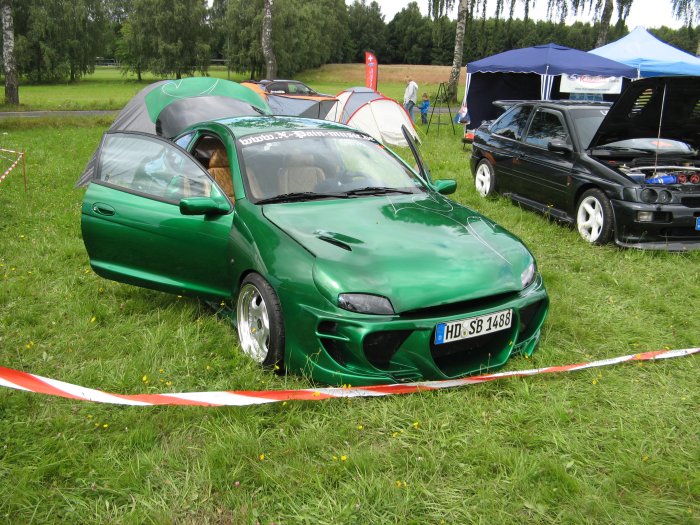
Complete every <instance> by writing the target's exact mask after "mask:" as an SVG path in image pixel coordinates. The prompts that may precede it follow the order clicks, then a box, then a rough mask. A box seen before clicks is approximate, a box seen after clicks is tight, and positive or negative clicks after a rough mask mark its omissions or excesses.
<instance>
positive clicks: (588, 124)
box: [569, 107, 608, 149]
mask: <svg viewBox="0 0 700 525" xmlns="http://www.w3.org/2000/svg"><path fill="white" fill-rule="evenodd" d="M607 113H608V108H606V107H601V108H578V109H572V110H571V111H570V112H569V114H570V115H571V118H572V120H573V121H574V126H576V131H577V134H578V138H579V140H580V141H581V147H582V148H583V149H586V148H588V145H589V144H590V143H591V140H593V135H595V132H596V131H598V128H599V127H600V124H601V123H602V122H603V119H604V118H605V115H607Z"/></svg>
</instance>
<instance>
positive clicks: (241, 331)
mask: <svg viewBox="0 0 700 525" xmlns="http://www.w3.org/2000/svg"><path fill="white" fill-rule="evenodd" d="M236 319H237V322H238V338H239V339H240V341H241V347H242V348H243V351H244V352H245V353H246V354H247V355H249V356H250V357H252V358H253V360H255V362H256V363H259V364H263V363H264V362H265V359H267V354H268V352H269V348H270V318H269V316H268V314H267V305H266V304H265V299H263V297H262V295H261V294H260V291H259V290H258V289H257V288H256V287H255V285H254V284H250V283H249V284H246V285H245V286H244V287H243V288H242V289H241V293H240V295H239V296H238V306H237V307H236Z"/></svg>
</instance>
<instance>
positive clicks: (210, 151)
mask: <svg viewBox="0 0 700 525" xmlns="http://www.w3.org/2000/svg"><path fill="white" fill-rule="evenodd" d="M192 154H193V155H194V157H195V158H196V159H197V160H198V161H199V162H200V163H201V164H202V166H204V167H205V168H207V171H208V172H209V174H210V175H211V176H212V178H213V179H214V180H215V181H216V183H217V184H218V186H219V187H220V188H221V189H222V191H223V192H224V193H225V194H226V195H227V196H228V197H229V199H231V201H232V202H233V201H234V199H235V198H234V195H233V179H232V178H231V167H230V164H229V160H228V153H227V152H226V147H225V146H224V144H223V142H221V140H219V139H218V138H216V137H213V136H211V135H205V136H203V137H202V138H201V139H199V141H198V142H197V144H196V145H195V147H194V149H193V150H192Z"/></svg>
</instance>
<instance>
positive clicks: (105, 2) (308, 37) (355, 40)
mask: <svg viewBox="0 0 700 525" xmlns="http://www.w3.org/2000/svg"><path fill="white" fill-rule="evenodd" d="M496 1H497V2H498V5H499V6H500V8H499V11H498V12H499V16H498V17H497V18H486V17H485V16H484V15H483V13H484V12H485V8H486V5H487V2H486V1H485V0H461V1H460V2H459V4H460V12H459V13H460V14H459V16H458V19H460V20H461V21H462V23H463V26H464V27H463V29H462V30H463V45H462V49H461V51H462V53H461V58H460V62H461V65H462V66H463V65H464V64H465V63H467V62H469V61H472V60H477V59H480V58H483V57H485V56H489V55H492V54H495V53H499V52H502V51H506V50H508V49H514V48H518V47H526V46H531V45H536V44H544V43H549V42H556V43H558V44H562V45H565V46H569V47H574V48H577V49H583V50H588V49H592V48H594V47H597V44H598V41H599V40H600V38H601V34H603V33H604V35H605V41H607V42H610V41H613V40H616V39H618V38H620V37H622V36H624V35H626V34H627V33H628V28H627V26H626V25H625V22H624V16H626V15H625V12H624V6H625V5H627V12H629V4H631V3H632V2H631V0H618V6H622V8H621V9H620V13H619V18H618V20H617V22H616V23H611V22H610V16H611V14H610V13H608V14H607V15H606V13H605V12H604V9H603V11H601V13H600V16H596V17H594V18H595V21H594V22H593V23H585V24H584V23H580V22H577V23H575V24H573V25H565V24H563V23H562V22H555V21H551V20H550V21H537V22H536V21H533V20H531V19H525V20H521V19H514V18H513V17H512V13H513V9H512V8H513V6H514V5H515V3H516V2H517V1H521V2H524V3H525V5H526V7H527V6H528V5H529V3H530V2H529V1H528V0H510V2H508V0H506V1H504V0H496ZM596 1H597V0H568V1H565V0H556V1H554V0H549V3H550V7H552V11H551V12H552V13H553V15H552V16H556V15H557V14H559V15H560V16H561V17H562V18H563V16H564V14H565V13H567V12H571V11H577V10H580V9H581V8H582V6H584V5H587V4H586V2H588V3H591V2H593V3H595V2H596ZM608 3H609V4H612V0H606V1H605V2H602V1H598V4H600V5H599V7H600V6H603V7H605V5H607V4H608ZM265 4H269V7H270V8H272V4H273V2H272V1H271V0H213V2H207V0H71V1H66V0H21V1H19V0H0V7H1V8H2V13H3V16H2V20H3V44H5V43H6V42H7V41H8V39H12V36H14V39H13V44H14V62H15V64H16V72H17V74H18V75H19V76H20V77H21V78H23V79H25V80H26V81H29V82H56V81H74V80H77V79H79V78H80V77H81V76H83V75H85V74H89V73H91V72H93V71H94V68H95V64H96V62H97V60H98V59H99V58H103V59H105V58H107V59H113V60H115V61H116V62H117V63H118V64H119V65H120V67H121V68H122V69H123V70H124V71H125V72H134V73H135V74H136V75H137V76H138V77H139V79H140V78H141V75H142V74H143V73H144V72H147V71H148V72H152V73H154V74H156V75H159V76H163V77H168V76H173V77H176V78H181V77H182V76H184V75H192V74H194V73H195V72H200V73H206V72H207V69H208V68H209V65H210V63H211V61H212V59H217V60H220V61H221V62H222V63H224V64H227V65H228V66H229V67H230V68H231V69H232V70H234V71H237V72H242V73H245V74H246V76H250V77H251V78H260V77H262V76H264V74H265V72H266V68H265V66H266V61H265V55H264V52H263V44H262V32H263V18H264V13H265V7H266V5H265ZM677 4H678V5H677ZM685 4H688V6H690V7H692V6H693V5H695V4H697V0H675V1H674V8H676V9H680V8H681V7H682V6H683V5H685ZM453 5H454V0H452V1H450V0H447V1H445V0H443V1H433V0H428V10H429V13H430V14H429V15H428V16H424V15H422V14H421V12H420V9H419V5H418V3H416V2H411V3H408V4H407V5H406V7H405V8H404V9H402V10H401V11H400V12H398V13H396V15H395V16H394V17H393V18H392V19H391V20H390V21H387V20H386V17H385V16H384V14H383V13H382V12H381V7H380V5H379V4H378V3H377V2H375V1H372V2H369V3H368V2H367V0H354V2H353V3H352V4H349V5H346V3H345V1H344V0H314V1H307V0H274V9H270V13H271V28H270V31H269V36H270V38H271V48H272V50H273V51H274V57H275V59H276V66H277V75H278V76H279V77H292V76H294V75H295V74H296V73H298V72H299V71H302V70H305V69H311V68H315V67H319V66H321V65H323V64H326V63H343V62H359V61H363V60H364V51H365V50H367V49H372V50H373V51H375V53H376V55H377V57H378V59H379V61H380V64H381V63H384V64H439V65H450V64H453V60H455V57H456V56H457V55H458V53H457V49H456V46H455V41H456V36H457V32H458V22H459V21H460V20H451V19H449V18H448V17H447V16H446V14H445V13H446V12H447V11H448V10H449V9H450V8H451V7H453ZM591 5H592V4H591ZM504 6H505V9H504ZM504 11H505V13H504ZM508 11H509V13H508ZM6 12H7V13H9V17H10V18H12V19H13V20H11V22H12V23H13V29H12V31H11V32H10V33H8V32H7V28H6V24H5V19H6V18H7V17H6V16H5V15H6ZM526 13H527V10H526ZM596 13H597V11H596ZM676 14H677V16H679V17H680V16H682V15H683V13H682V12H681V11H680V10H679V11H678V13H676ZM605 16H608V21H607V23H606V22H605V20H604V18H605ZM461 17H463V19H462V18H461ZM686 18H687V20H686V21H687V25H686V26H685V27H683V28H681V29H677V30H674V29H669V28H667V27H662V28H659V29H653V30H652V32H653V33H654V34H656V35H657V36H658V37H659V38H661V39H662V40H665V41H667V42H669V43H671V44H673V45H675V46H677V47H679V48H681V49H684V50H686V51H688V52H691V53H694V52H695V50H696V49H697V48H698V43H699V41H700V26H695V27H693V26H692V24H691V22H692V21H693V20H694V19H693V18H692V17H686ZM605 24H607V25H605ZM603 30H604V31H603ZM3 48H5V45H4V46H3ZM3 55H5V53H3ZM5 62H7V58H6V59H5ZM5 69H6V74H7V67H6V68H5Z"/></svg>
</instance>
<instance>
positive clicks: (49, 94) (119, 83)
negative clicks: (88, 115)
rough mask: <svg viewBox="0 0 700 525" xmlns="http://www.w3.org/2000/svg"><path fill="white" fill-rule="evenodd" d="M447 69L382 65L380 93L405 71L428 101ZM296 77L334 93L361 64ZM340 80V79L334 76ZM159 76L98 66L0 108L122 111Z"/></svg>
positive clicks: (354, 77)
mask: <svg viewBox="0 0 700 525" xmlns="http://www.w3.org/2000/svg"><path fill="white" fill-rule="evenodd" d="M208 74H209V75H210V76H212V77H218V78H229V79H230V80H233V81H236V82H243V81H244V80H247V79H248V77H246V76H245V75H244V74H242V73H231V74H229V73H228V72H227V71H226V69H225V68H223V67H212V68H210V70H209V73H208ZM449 74H450V68H449V67H447V66H381V68H380V77H379V86H378V88H379V91H381V92H382V93H384V94H385V95H386V96H388V97H390V98H393V99H396V100H399V101H402V100H403V92H404V88H405V85H406V82H405V80H404V78H405V77H406V76H407V75H410V76H413V77H415V78H416V80H417V82H418V84H419V88H420V92H421V93H423V92H426V93H428V94H429V96H430V99H431V100H433V99H434V97H435V94H437V90H438V86H439V84H440V82H447V80H448V78H449ZM298 78H299V80H302V81H303V82H306V83H308V84H309V85H310V86H311V87H313V88H314V89H316V90H317V91H318V92H320V93H328V94H331V95H335V94H337V93H339V92H341V91H342V90H344V89H346V88H348V87H352V86H363V85H364V83H365V79H364V65H363V64H329V65H327V66H323V67H322V68H319V69H317V70H313V71H307V72H303V73H301V74H300V75H299V77H298ZM339 78H342V79H343V80H342V81H340V80H338V79H339ZM156 80H159V79H158V78H156V77H154V76H153V75H151V74H145V75H144V76H143V80H142V81H141V82H139V81H137V80H136V77H135V76H134V75H132V74H129V75H123V74H122V73H121V72H120V70H119V69H116V68H111V67H98V68H97V69H96V71H95V73H94V74H92V75H87V76H86V77H85V78H83V79H82V80H80V81H79V82H75V83H65V84H50V85H43V84H34V85H32V84H22V85H21V86H20V91H19V97H20V103H21V105H20V107H19V108H17V107H16V106H7V105H2V104H0V112H1V111H17V110H20V111H37V110H48V111H57V110H60V111H65V110H95V109H121V108H122V107H124V105H125V104H126V103H127V102H128V101H129V100H130V99H131V97H133V96H134V95H135V94H136V93H138V92H139V91H140V90H141V89H143V88H144V87H146V86H147V85H148V84H150V83H152V82H155V81H156ZM459 86H460V91H459V92H458V93H459V97H460V100H461V97H462V95H463V93H464V73H462V77H461V78H460V83H459Z"/></svg>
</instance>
